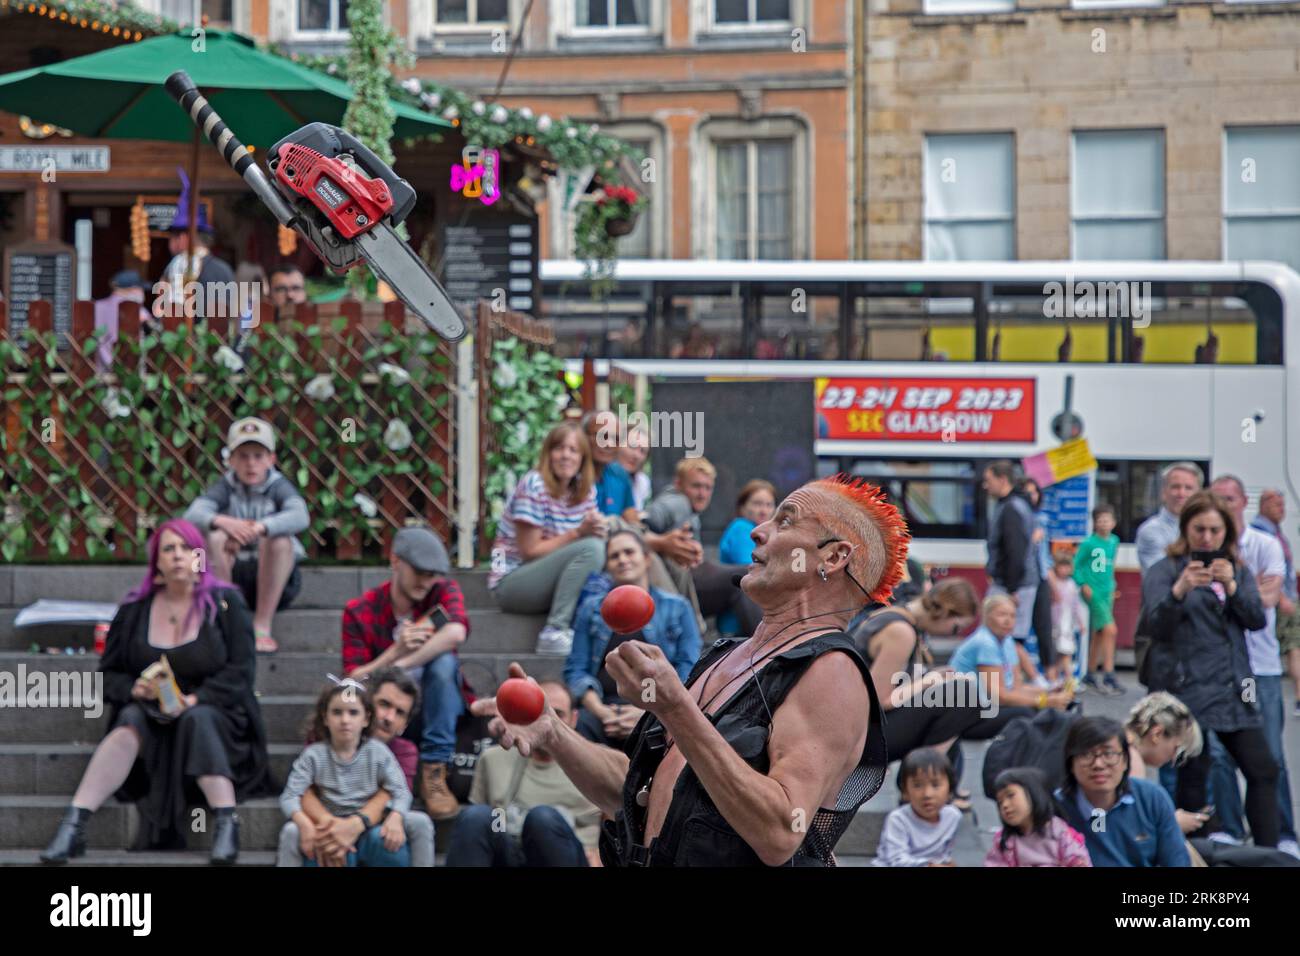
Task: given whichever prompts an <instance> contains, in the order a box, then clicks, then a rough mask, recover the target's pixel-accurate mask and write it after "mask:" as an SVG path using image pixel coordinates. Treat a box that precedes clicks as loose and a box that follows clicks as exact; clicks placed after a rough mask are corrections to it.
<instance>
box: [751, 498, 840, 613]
mask: <svg viewBox="0 0 1300 956" xmlns="http://www.w3.org/2000/svg"><path fill="white" fill-rule="evenodd" d="M821 496H822V492H820V491H816V490H809V489H805V488H800V489H798V490H797V491H794V492H792V493H791V494H790V496H789V497H788V498H786V499H785V500H784V501H783V502H781V504H780V506H779V507H778V508H777V509H776V512H775V513H774V514H773V515H772V517H771V518H769V519H768V520H767V521H764V522H763V523H762V524H760V525H759V526H758V527H757V528H755V529H754V530H753V531H752V532H751V534H750V537H751V538H752V539H753V541H754V552H753V555H752V557H751V558H750V567H749V570H748V572H747V573H746V574H745V577H744V578H743V579H742V580H741V586H742V587H743V589H744V591H745V593H746V594H748V595H750V596H751V597H753V598H754V599H755V600H756V601H757V600H759V599H760V598H764V597H768V596H771V597H774V598H775V599H776V600H764V601H762V602H761V603H763V604H764V606H767V605H769V604H773V603H777V602H778V601H779V598H780V596H781V595H788V594H794V593H797V592H799V591H802V590H804V589H806V588H807V587H808V586H809V584H810V583H811V580H812V579H811V578H810V577H809V576H810V575H815V574H816V573H817V563H818V561H819V559H820V554H819V552H818V550H817V542H818V541H819V540H820V539H819V537H818V536H819V535H823V534H824V532H825V529H824V528H822V526H821V524H820V523H819V522H818V521H817V519H816V518H815V515H816V514H817V513H818V512H819V511H821V510H822V508H823V507H824V505H825V502H823V501H822V500H821Z"/></svg>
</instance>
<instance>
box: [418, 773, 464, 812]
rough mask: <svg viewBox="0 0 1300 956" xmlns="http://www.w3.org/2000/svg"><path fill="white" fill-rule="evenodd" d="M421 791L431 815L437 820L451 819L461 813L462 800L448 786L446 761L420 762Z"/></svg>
mask: <svg viewBox="0 0 1300 956" xmlns="http://www.w3.org/2000/svg"><path fill="white" fill-rule="evenodd" d="M420 792H421V793H422V794H423V795H424V805H425V806H426V807H428V809H429V816H431V817H433V819H435V820H450V819H452V818H454V817H455V816H456V815H457V814H458V813H460V801H459V800H457V799H456V795H455V794H454V793H452V792H451V788H450V787H448V786H447V765H446V764H445V763H422V764H420Z"/></svg>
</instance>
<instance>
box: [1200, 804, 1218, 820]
mask: <svg viewBox="0 0 1300 956" xmlns="http://www.w3.org/2000/svg"><path fill="white" fill-rule="evenodd" d="M1214 809H1215V808H1214V804H1212V803H1207V804H1206V805H1205V806H1203V807H1201V809H1200V810H1199V811H1198V812H1199V813H1203V814H1205V815H1206V816H1207V817H1212V816H1214Z"/></svg>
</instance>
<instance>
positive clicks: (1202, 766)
mask: <svg viewBox="0 0 1300 956" xmlns="http://www.w3.org/2000/svg"><path fill="white" fill-rule="evenodd" d="M1214 732H1215V733H1216V734H1217V735H1218V737H1219V740H1221V741H1222V742H1223V746H1224V749H1225V750H1227V751H1228V753H1229V754H1231V755H1232V759H1233V760H1235V761H1237V766H1238V767H1240V768H1241V772H1242V773H1243V774H1244V775H1245V777H1246V819H1247V820H1248V821H1250V832H1251V835H1252V836H1253V837H1254V838H1255V846H1270V847H1274V846H1277V841H1278V836H1279V833H1280V831H1281V826H1282V820H1281V812H1280V811H1279V809H1278V805H1277V775H1278V766H1277V761H1276V760H1274V759H1273V753H1272V751H1270V750H1269V749H1268V738H1266V737H1265V736H1264V731H1263V730H1262V729H1261V728H1259V727H1250V728H1248V729H1246V730H1238V731H1235V732H1232V733H1229V732H1225V731H1222V730H1216V731H1214ZM1209 776H1210V748H1209V747H1206V748H1204V749H1203V750H1202V751H1201V753H1200V755H1199V756H1197V757H1194V758H1192V759H1191V760H1188V761H1187V762H1186V763H1185V764H1183V765H1182V766H1181V767H1179V768H1178V786H1177V788H1176V790H1175V795H1176V797H1177V799H1176V800H1175V803H1177V804H1178V807H1179V808H1180V809H1182V810H1191V811H1193V812H1194V811H1197V810H1200V809H1201V808H1202V807H1204V806H1205V802H1206V796H1205V795H1206V781H1207V780H1208V779H1209Z"/></svg>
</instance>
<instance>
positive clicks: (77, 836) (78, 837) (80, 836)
mask: <svg viewBox="0 0 1300 956" xmlns="http://www.w3.org/2000/svg"><path fill="white" fill-rule="evenodd" d="M90 814H91V811H90V810H84V809H82V808H81V807H68V812H67V813H65V814H64V815H63V820H62V822H60V823H59V829H58V830H57V831H56V832H55V834H54V839H53V840H51V841H50V845H49V846H47V847H46V848H45V851H44V852H43V853H41V862H42V863H67V862H68V860H69V859H70V858H71V857H74V856H81V855H83V854H84V853H85V852H86V821H87V820H89V819H90Z"/></svg>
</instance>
